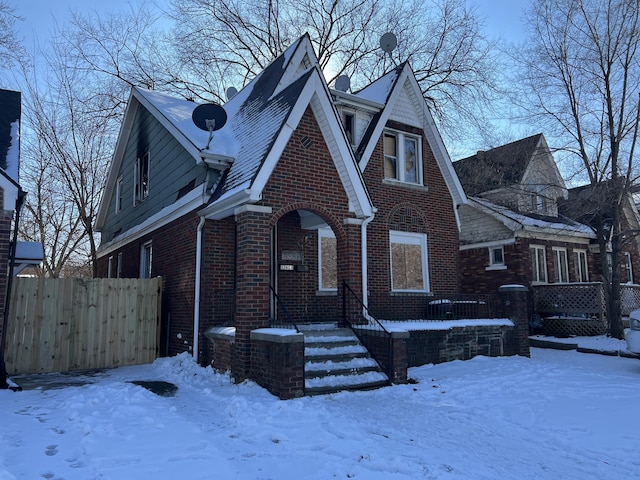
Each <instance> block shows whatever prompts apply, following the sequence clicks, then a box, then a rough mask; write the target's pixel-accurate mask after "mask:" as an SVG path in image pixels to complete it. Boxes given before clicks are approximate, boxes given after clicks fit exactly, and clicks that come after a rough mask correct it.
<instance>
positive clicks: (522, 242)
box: [460, 239, 600, 293]
mask: <svg viewBox="0 0 640 480" xmlns="http://www.w3.org/2000/svg"><path fill="white" fill-rule="evenodd" d="M531 245H542V246H544V247H545V253H546V261H547V278H548V281H549V282H550V283H553V278H554V267H553V253H552V247H560V248H566V249H567V261H568V267H569V281H570V282H576V281H578V277H577V271H576V268H575V263H574V260H573V251H574V249H577V250H587V263H588V267H587V268H588V270H589V280H590V281H599V280H600V278H599V271H600V268H598V266H597V264H596V262H595V261H594V257H593V255H592V254H591V253H590V252H589V249H588V247H587V246H585V245H584V244H577V243H570V242H555V241H553V242H552V241H549V240H538V239H518V240H517V241H516V243H514V244H512V245H505V247H504V261H505V265H506V266H507V268H506V270H486V267H488V266H489V250H488V248H474V249H470V250H462V251H461V252H460V275H461V291H462V292H464V293H496V292H497V291H498V288H499V287H500V286H501V285H510V284H518V285H524V286H527V287H530V286H531V279H532V278H533V273H532V270H531V254H530V252H529V247H530V246H531Z"/></svg>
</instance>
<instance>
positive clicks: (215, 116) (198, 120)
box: [191, 103, 227, 132]
mask: <svg viewBox="0 0 640 480" xmlns="http://www.w3.org/2000/svg"><path fill="white" fill-rule="evenodd" d="M191 119H192V120H193V123H195V124H196V127H198V128H199V129H201V130H204V131H207V132H213V131H215V130H220V129H221V128H222V127H224V124H225V123H227V112H225V111H224V108H222V107H221V106H220V105H216V104H215V103H203V104H202V105H198V106H197V107H196V108H195V109H194V110H193V113H192V114H191Z"/></svg>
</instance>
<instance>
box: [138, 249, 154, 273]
mask: <svg viewBox="0 0 640 480" xmlns="http://www.w3.org/2000/svg"><path fill="white" fill-rule="evenodd" d="M147 252H149V257H148V258H147ZM152 268H153V241H152V240H149V241H148V242H144V243H143V244H142V245H140V269H139V277H140V278H151V272H152V270H151V269H152Z"/></svg>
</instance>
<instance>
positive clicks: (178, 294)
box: [98, 212, 202, 355]
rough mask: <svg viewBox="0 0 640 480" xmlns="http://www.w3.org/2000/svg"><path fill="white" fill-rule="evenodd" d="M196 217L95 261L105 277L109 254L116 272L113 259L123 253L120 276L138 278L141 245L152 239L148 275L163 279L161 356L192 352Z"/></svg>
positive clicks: (197, 218)
mask: <svg viewBox="0 0 640 480" xmlns="http://www.w3.org/2000/svg"><path fill="white" fill-rule="evenodd" d="M198 220H199V217H198V216H197V214H196V213H195V212H192V213H189V214H187V215H185V216H183V217H181V218H179V219H178V220H176V221H174V222H172V223H171V224H169V225H166V226H164V227H161V228H159V229H158V230H156V231H154V232H152V233H150V234H149V235H145V236H143V237H141V238H139V239H137V240H135V241H133V242H131V243H129V244H127V245H125V246H123V247H122V248H121V249H119V250H116V251H114V252H112V253H110V254H109V255H107V256H105V257H102V258H100V259H99V260H98V276H99V277H105V276H107V272H108V257H109V256H110V255H113V258H114V264H113V269H114V273H115V268H116V259H117V257H118V253H120V252H122V275H121V276H122V277H123V278H137V277H139V275H140V250H141V248H142V245H143V244H144V243H146V242H148V241H151V242H152V262H151V275H152V276H154V277H157V276H161V277H162V278H163V294H162V338H161V341H160V352H161V354H163V355H167V354H168V355H176V354H178V353H181V352H184V351H191V350H192V348H193V310H194V296H195V295H194V290H195V282H194V271H195V262H196V257H195V245H196V231H197V226H198ZM200 342H202V339H200ZM167 344H168V349H167ZM201 344H202V343H201Z"/></svg>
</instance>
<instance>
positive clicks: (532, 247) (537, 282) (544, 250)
mask: <svg viewBox="0 0 640 480" xmlns="http://www.w3.org/2000/svg"><path fill="white" fill-rule="evenodd" d="M531 250H542V253H543V257H544V261H543V265H544V280H542V281H541V280H534V279H533V278H531V283H532V284H533V285H540V284H546V283H548V282H549V271H548V269H547V248H546V247H545V246H544V245H534V244H531V245H529V258H531ZM537 262H538V254H537V253H536V264H537ZM531 273H532V274H534V273H535V276H536V277H537V276H538V273H539V272H538V269H537V268H536V269H534V265H533V262H532V264H531Z"/></svg>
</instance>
